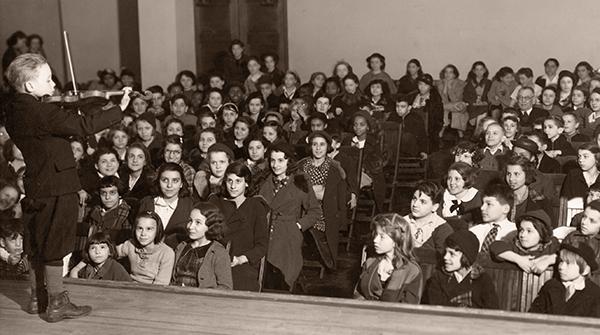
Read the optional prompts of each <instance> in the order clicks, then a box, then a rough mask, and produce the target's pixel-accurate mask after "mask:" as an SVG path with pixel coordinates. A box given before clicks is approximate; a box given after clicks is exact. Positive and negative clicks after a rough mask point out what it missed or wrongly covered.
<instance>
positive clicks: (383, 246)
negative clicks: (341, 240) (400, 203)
mask: <svg viewBox="0 0 600 335" xmlns="http://www.w3.org/2000/svg"><path fill="white" fill-rule="evenodd" d="M371 233H372V236H373V241H372V243H373V249H374V251H375V254H376V255H374V256H371V257H368V258H367V259H366V261H365V262H364V263H363V265H362V273H361V275H360V279H359V281H358V284H357V285H356V288H355V292H354V297H355V298H357V299H366V300H381V301H391V302H404V303H409V304H418V303H419V301H420V300H421V292H422V290H423V275H422V272H421V267H420V266H419V264H418V263H417V260H416V257H415V255H414V254H413V238H412V234H411V230H410V225H409V223H408V222H407V221H406V220H405V219H404V218H402V217H401V216H400V215H398V214H396V213H386V214H378V215H377V216H375V217H374V218H373V219H372V220H371Z"/></svg>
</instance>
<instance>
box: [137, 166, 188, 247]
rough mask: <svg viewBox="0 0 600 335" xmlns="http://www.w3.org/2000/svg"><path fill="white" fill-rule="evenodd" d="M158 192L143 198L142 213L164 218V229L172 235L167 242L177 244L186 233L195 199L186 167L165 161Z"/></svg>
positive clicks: (160, 173) (160, 172)
mask: <svg viewBox="0 0 600 335" xmlns="http://www.w3.org/2000/svg"><path fill="white" fill-rule="evenodd" d="M153 191H154V192H153V193H154V195H149V196H146V197H145V198H143V199H142V200H141V201H140V205H139V210H138V215H140V214H144V213H146V212H152V213H155V214H156V215H158V216H159V217H160V219H161V221H160V224H161V230H162V231H164V235H165V236H167V237H169V239H167V240H166V243H167V244H169V246H170V247H175V246H176V245H177V243H179V241H181V240H182V239H183V237H184V236H185V235H186V232H185V225H186V223H187V220H188V215H189V213H190V211H191V209H192V204H193V202H192V198H191V197H190V196H189V195H190V192H189V189H188V186H187V181H186V180H185V177H184V174H183V169H182V168H181V166H179V165H177V164H175V163H165V164H163V165H161V166H160V168H158V173H157V178H156V182H155V185H154V190H153Z"/></svg>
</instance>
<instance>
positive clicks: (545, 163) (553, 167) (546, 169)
mask: <svg viewBox="0 0 600 335" xmlns="http://www.w3.org/2000/svg"><path fill="white" fill-rule="evenodd" d="M524 136H526V137H527V138H528V139H530V140H532V141H533V142H535V144H537V146H538V152H537V166H536V167H537V169H538V170H539V171H540V172H542V173H560V163H559V162H558V161H557V160H556V159H554V158H552V157H549V156H548V155H546V150H547V149H548V138H547V137H546V136H544V135H543V134H539V133H536V132H531V133H526V134H524Z"/></svg>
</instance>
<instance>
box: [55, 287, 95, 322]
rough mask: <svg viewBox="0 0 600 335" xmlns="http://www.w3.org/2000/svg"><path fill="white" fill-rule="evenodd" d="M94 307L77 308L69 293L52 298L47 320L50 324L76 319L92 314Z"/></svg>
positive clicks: (65, 292)
mask: <svg viewBox="0 0 600 335" xmlns="http://www.w3.org/2000/svg"><path fill="white" fill-rule="evenodd" d="M91 311H92V307H90V306H76V305H74V304H73V303H71V301H70V300H69V292H68V291H64V292H62V293H59V294H56V295H54V296H50V299H49V304H48V311H47V318H46V320H47V321H48V322H58V321H60V320H63V319H75V318H79V317H82V316H86V315H88V314H90V312H91Z"/></svg>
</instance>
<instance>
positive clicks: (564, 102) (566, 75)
mask: <svg viewBox="0 0 600 335" xmlns="http://www.w3.org/2000/svg"><path fill="white" fill-rule="evenodd" d="M573 87H575V75H574V74H573V73H572V72H571V71H567V70H562V71H560V73H559V74H558V89H557V94H556V95H557V97H556V101H557V103H558V105H559V106H560V107H561V108H562V109H565V108H570V107H571V92H572V91H573Z"/></svg>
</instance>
